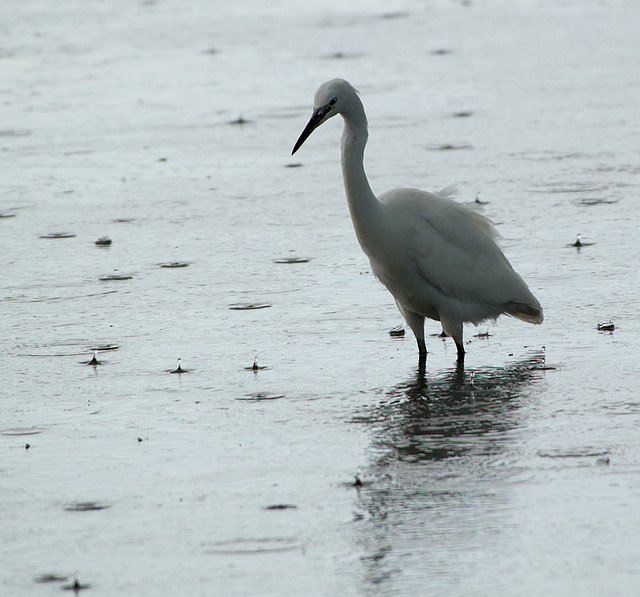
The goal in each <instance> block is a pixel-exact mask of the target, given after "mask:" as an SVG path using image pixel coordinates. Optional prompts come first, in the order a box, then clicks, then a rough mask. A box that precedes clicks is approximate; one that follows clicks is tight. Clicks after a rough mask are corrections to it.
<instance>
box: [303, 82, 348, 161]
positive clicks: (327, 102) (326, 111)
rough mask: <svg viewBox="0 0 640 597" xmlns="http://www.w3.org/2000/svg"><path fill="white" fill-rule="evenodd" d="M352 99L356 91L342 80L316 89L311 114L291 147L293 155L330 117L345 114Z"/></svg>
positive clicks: (327, 83)
mask: <svg viewBox="0 0 640 597" xmlns="http://www.w3.org/2000/svg"><path fill="white" fill-rule="evenodd" d="M353 97H356V98H357V95H356V90H355V89H354V88H353V87H352V86H351V85H350V84H349V83H347V81H345V80H344V79H331V81H327V82H326V83H323V84H322V85H320V87H318V91H316V95H315V97H314V99H313V114H312V115H311V120H309V123H308V124H307V126H306V127H305V129H304V131H302V134H301V135H300V138H299V139H298V140H297V141H296V144H295V145H294V147H293V151H292V152H291V155H293V154H294V153H295V152H296V151H298V149H300V146H301V145H302V144H303V143H304V142H305V141H306V140H307V138H308V137H309V135H310V134H311V133H312V132H313V131H314V130H315V129H317V128H318V127H319V126H320V125H321V124H322V123H323V122H326V121H327V120H329V118H331V117H332V116H335V115H336V114H339V113H341V112H345V111H346V110H348V108H349V104H350V102H351V100H352V98H353Z"/></svg>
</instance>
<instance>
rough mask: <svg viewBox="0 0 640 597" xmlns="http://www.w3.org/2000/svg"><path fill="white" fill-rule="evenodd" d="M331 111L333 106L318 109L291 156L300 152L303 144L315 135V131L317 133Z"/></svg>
mask: <svg viewBox="0 0 640 597" xmlns="http://www.w3.org/2000/svg"><path fill="white" fill-rule="evenodd" d="M330 110H331V106H329V105H328V104H327V105H326V106H322V107H320V108H318V109H317V110H316V111H315V112H314V113H313V114H312V115H311V120H309V123H308V124H307V126H306V127H305V129H304V131H302V134H301V135H300V138H299V139H298V140H297V141H296V144H295V145H294V146H293V151H292V152H291V155H293V154H294V153H295V152H296V151H298V149H300V147H301V146H302V144H303V143H304V142H305V141H306V140H307V139H308V138H309V135H310V134H311V133H313V131H315V130H316V129H317V128H318V127H319V126H320V125H321V124H322V122H323V121H324V117H325V116H326V115H327V114H328V112H329V111H330Z"/></svg>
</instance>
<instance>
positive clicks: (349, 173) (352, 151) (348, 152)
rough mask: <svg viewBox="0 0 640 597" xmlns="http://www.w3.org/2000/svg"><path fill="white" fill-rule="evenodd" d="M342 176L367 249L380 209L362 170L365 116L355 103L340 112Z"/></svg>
mask: <svg viewBox="0 0 640 597" xmlns="http://www.w3.org/2000/svg"><path fill="white" fill-rule="evenodd" d="M343 117H344V131H343V133H342V176H343V179H344V189H345V192H346V194H347V202H348V204H349V211H350V212H351V220H352V221H353V227H354V228H355V231H356V235H357V236H358V240H359V241H360V245H361V246H362V248H363V249H364V250H365V253H368V251H367V247H368V246H369V242H368V239H369V238H370V233H371V232H372V228H373V226H374V224H375V221H376V217H377V215H378V213H379V209H380V202H379V201H378V198H377V197H376V196H375V195H374V194H373V191H372V190H371V187H370V186H369V181H368V180H367V175H366V173H365V171H364V148H365V145H366V144H367V137H368V136H369V134H368V132H367V117H366V115H365V113H364V108H363V107H362V104H361V103H360V102H359V100H358V104H357V105H355V106H354V108H353V109H352V110H349V112H347V113H344V114H343Z"/></svg>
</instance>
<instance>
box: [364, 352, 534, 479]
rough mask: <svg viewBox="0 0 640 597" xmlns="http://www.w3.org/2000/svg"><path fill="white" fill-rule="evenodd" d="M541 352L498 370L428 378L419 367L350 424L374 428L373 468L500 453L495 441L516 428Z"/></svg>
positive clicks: (461, 369) (454, 372)
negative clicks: (391, 462)
mask: <svg viewBox="0 0 640 597" xmlns="http://www.w3.org/2000/svg"><path fill="white" fill-rule="evenodd" d="M543 370H544V352H543V351H541V352H535V353H533V354H532V355H531V356H530V357H528V358H526V359H523V360H521V361H516V362H513V363H511V364H508V365H505V366H503V367H483V368H478V369H465V368H464V366H463V365H462V364H458V365H457V366H456V367H455V368H453V369H450V370H447V371H445V372H443V373H440V374H437V375H433V376H429V375H427V373H426V371H425V367H424V364H423V363H420V364H419V366H418V368H417V370H416V373H415V375H414V376H412V377H411V378H410V379H408V380H407V381H405V382H402V383H400V384H398V385H397V386H394V387H393V388H391V389H389V390H386V391H385V392H384V393H385V394H386V396H385V399H384V400H383V401H382V402H380V403H378V404H377V405H376V406H375V407H374V408H373V409H372V410H369V411H368V412H367V413H361V414H360V415H359V416H357V417H356V419H357V420H358V421H359V422H362V423H368V424H369V425H370V426H371V427H373V428H374V430H375V432H374V437H375V439H374V447H375V448H376V450H375V451H376V452H378V454H379V458H378V460H377V462H378V464H377V465H376V466H374V468H379V467H380V466H384V465H383V463H384V462H385V461H386V460H388V459H390V458H391V459H396V460H400V461H405V462H418V461H429V460H440V459H443V458H448V457H451V456H463V455H465V454H467V453H469V452H472V453H477V454H491V453H496V452H497V451H500V442H501V437H502V436H503V435H504V434H505V433H506V432H507V431H508V430H509V429H513V428H515V427H517V426H518V425H520V423H521V414H520V406H521V401H520V398H521V396H522V395H523V394H525V393H526V389H527V388H528V387H529V386H530V385H531V384H532V383H535V382H536V381H537V380H540V379H543Z"/></svg>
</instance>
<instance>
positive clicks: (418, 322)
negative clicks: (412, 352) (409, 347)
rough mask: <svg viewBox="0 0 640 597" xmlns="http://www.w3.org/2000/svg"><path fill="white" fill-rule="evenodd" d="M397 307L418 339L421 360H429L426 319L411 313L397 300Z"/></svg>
mask: <svg viewBox="0 0 640 597" xmlns="http://www.w3.org/2000/svg"><path fill="white" fill-rule="evenodd" d="M396 305H397V306H398V309H399V310H400V313H402V317H404V319H405V321H406V322H407V325H408V326H409V327H410V328H411V331H412V332H413V334H414V336H415V337H416V341H417V342H418V354H419V355H420V360H423V359H426V358H427V345H426V343H425V341H424V317H423V316H422V315H419V314H418V313H414V312H413V311H409V309H407V308H405V307H404V306H403V305H402V304H401V303H400V302H399V301H398V299H396Z"/></svg>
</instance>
